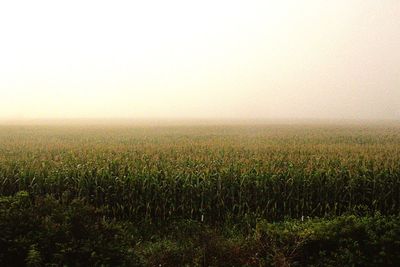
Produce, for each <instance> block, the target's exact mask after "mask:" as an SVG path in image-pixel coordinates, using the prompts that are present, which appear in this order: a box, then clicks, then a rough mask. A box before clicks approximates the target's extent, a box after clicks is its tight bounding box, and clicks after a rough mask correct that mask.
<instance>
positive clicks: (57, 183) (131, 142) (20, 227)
mask: <svg viewBox="0 0 400 267" xmlns="http://www.w3.org/2000/svg"><path fill="white" fill-rule="evenodd" d="M399 133H400V128H399V126H398V125H397V124H392V125H373V126H368V127H367V126H362V125H358V126H357V125H353V126H342V125H308V126H304V125H292V126H289V125H273V126H265V125H255V126H251V127H250V126H233V125H227V126H210V125H209V126H193V127H187V126H179V127H178V126H176V127H172V126H170V127H166V126H165V127H145V126H143V127H130V126H126V125H125V126H115V127H108V126H104V127H101V126H96V127H95V126H92V127H89V126H88V127H83V126H69V127H65V126H0V229H1V231H0V265H1V266H25V265H27V266H63V265H65V266H136V265H139V266H141V265H144V266H157V265H159V264H161V265H162V266H176V265H181V266H182V265H188V266H196V265H197V266H271V265H275V266H289V265H290V266H296V265H300V266H329V265H331V266H337V265H340V266H396V265H400V264H399V258H398V256H397V252H396V251H398V250H399V244H398V241H397V240H400V238H399V220H398V218H399V217H398V216H399V215H400V197H399V196H400V135H399Z"/></svg>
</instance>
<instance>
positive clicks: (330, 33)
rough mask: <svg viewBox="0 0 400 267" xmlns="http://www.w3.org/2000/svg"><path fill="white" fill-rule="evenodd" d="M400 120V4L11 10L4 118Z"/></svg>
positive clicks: (2, 49)
mask: <svg viewBox="0 0 400 267" xmlns="http://www.w3.org/2000/svg"><path fill="white" fill-rule="evenodd" d="M77 117H85V118H92V117H100V118H101V117H103V118H112V117H119V118H166V117H167V118H242V119H243V118H318V119H324V118H329V119H332V118H337V119H343V118H345V119H400V1H399V0H335V1H324V0H318V1H312V0H294V1H285V0H277V1H268V0H264V1H251V0H246V1H232V0H230V1H221V0H213V1H204V0H203V1H190V0H185V1H99V0H97V1H84V0H79V1H71V0H69V1H54V0H52V1H51V0H50V1H31V0H28V1H14V0H13V1H1V2H0V118H77Z"/></svg>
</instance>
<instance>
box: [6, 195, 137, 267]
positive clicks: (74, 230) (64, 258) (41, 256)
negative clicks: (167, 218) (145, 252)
mask: <svg viewBox="0 0 400 267" xmlns="http://www.w3.org/2000/svg"><path fill="white" fill-rule="evenodd" d="M0 229H1V231H0V266H24V265H25V264H26V265H27V266H43V265H44V264H46V266H63V265H66V266H100V265H101V264H104V265H106V266H112V265H114V266H115V265H117V266H131V265H132V264H133V263H134V262H135V261H136V256H135V255H134V252H133V247H134V245H135V243H134V242H135V238H133V237H132V234H134V231H128V228H127V227H126V226H125V225H124V224H123V223H119V222H116V221H109V220H107V219H105V217H104V216H103V215H102V212H101V211H100V210H98V209H96V208H94V207H91V206H89V205H86V204H84V202H83V201H82V200H79V199H77V200H73V201H72V202H70V203H62V202H61V201H59V200H55V199H54V198H52V197H45V198H41V197H36V198H33V199H32V198H31V197H30V196H29V195H28V194H27V193H26V192H19V193H18V194H16V195H15V196H13V197H1V198H0ZM127 232H129V236H127Z"/></svg>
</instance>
